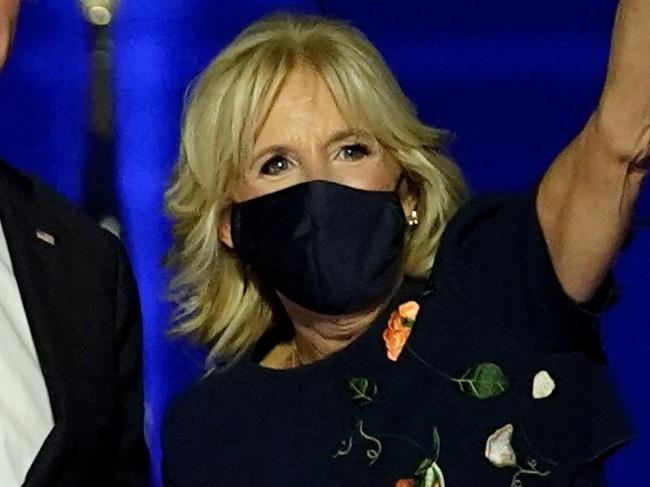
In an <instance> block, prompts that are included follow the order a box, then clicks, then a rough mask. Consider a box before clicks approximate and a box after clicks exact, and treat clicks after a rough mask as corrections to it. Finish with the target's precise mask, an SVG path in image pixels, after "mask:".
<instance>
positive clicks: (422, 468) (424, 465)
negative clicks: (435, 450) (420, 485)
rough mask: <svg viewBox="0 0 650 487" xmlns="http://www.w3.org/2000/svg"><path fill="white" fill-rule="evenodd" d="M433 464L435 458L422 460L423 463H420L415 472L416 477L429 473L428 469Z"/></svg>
mask: <svg viewBox="0 0 650 487" xmlns="http://www.w3.org/2000/svg"><path fill="white" fill-rule="evenodd" d="M432 463H433V458H425V459H424V460H422V463H420V466H419V467H418V469H417V470H416V471H415V477H419V476H420V475H424V474H425V473H426V472H427V469H428V468H429V467H430V466H431V464H432Z"/></svg>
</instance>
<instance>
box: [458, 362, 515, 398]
mask: <svg viewBox="0 0 650 487" xmlns="http://www.w3.org/2000/svg"><path fill="white" fill-rule="evenodd" d="M453 381H454V382H455V383H456V384H458V386H459V387H460V390H461V391H463V392H464V393H466V394H469V395H470V396H474V397H476V398H478V399H488V398H490V397H495V396H499V395H501V394H503V393H504V392H505V391H506V390H507V389H508V387H510V381H509V380H508V377H507V376H506V375H505V374H504V373H503V371H502V370H501V367H499V366H498V365H497V364H493V363H491V362H481V363H480V364H478V365H477V366H475V367H472V368H471V369H468V370H467V371H466V372H465V373H464V374H463V376H462V377H461V378H459V379H456V378H454V379H453Z"/></svg>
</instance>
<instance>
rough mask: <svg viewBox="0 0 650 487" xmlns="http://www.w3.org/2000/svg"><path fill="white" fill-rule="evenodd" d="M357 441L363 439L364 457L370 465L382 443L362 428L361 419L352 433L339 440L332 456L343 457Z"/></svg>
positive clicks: (377, 455)
mask: <svg viewBox="0 0 650 487" xmlns="http://www.w3.org/2000/svg"><path fill="white" fill-rule="evenodd" d="M359 441H365V442H366V444H367V446H366V457H367V458H368V466H372V465H373V464H374V463H375V462H376V461H377V460H378V459H379V456H380V455H381V450H382V448H383V447H382V444H381V441H379V438H377V437H375V436H372V435H369V434H368V433H366V432H365V431H364V430H363V421H359V422H358V423H357V424H356V426H355V429H354V431H353V432H352V434H351V435H350V436H349V437H348V438H346V439H345V440H343V441H342V442H341V446H340V447H339V449H338V450H337V451H336V453H335V454H334V458H338V457H343V456H345V455H347V454H348V453H350V452H351V451H352V447H353V446H354V444H355V443H357V442H359Z"/></svg>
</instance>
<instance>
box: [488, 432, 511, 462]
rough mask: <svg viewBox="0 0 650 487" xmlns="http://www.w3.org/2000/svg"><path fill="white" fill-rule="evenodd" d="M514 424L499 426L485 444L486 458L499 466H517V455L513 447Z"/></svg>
mask: <svg viewBox="0 0 650 487" xmlns="http://www.w3.org/2000/svg"><path fill="white" fill-rule="evenodd" d="M513 431H514V426H512V425H511V424H507V425H505V426H504V427H503V428H499V429H498V430H496V431H495V432H494V433H492V434H491V435H490V437H489V438H488V439H487V443H486V444H485V458H487V459H488V460H490V462H492V464H493V465H496V466H497V467H515V466H517V455H516V454H515V451H514V450H513V448H512V443H511V442H512V432H513Z"/></svg>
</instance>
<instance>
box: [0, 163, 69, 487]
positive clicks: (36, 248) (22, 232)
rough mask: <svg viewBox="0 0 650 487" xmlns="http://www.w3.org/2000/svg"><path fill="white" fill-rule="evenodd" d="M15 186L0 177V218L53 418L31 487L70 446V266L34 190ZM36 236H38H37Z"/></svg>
mask: <svg viewBox="0 0 650 487" xmlns="http://www.w3.org/2000/svg"><path fill="white" fill-rule="evenodd" d="M19 183H20V184H18V185H15V184H8V181H7V180H5V179H4V178H3V177H2V174H0V218H2V225H3V228H4V230H5V238H6V240H7V245H8V247H9V252H10V255H11V260H12V264H13V267H14V273H15V276H16V280H17V282H18V287H19V289H20V293H21V298H22V301H23V306H24V308H25V312H26V314H27V320H28V322H29V325H30V329H31V332H32V337H33V340H34V345H35V347H36V351H37V354H38V358H39V361H40V365H41V370H42V371H43V376H44V378H45V383H46V386H47V390H48V394H49V399H50V404H51V407H52V414H53V416H54V428H53V429H52V431H51V433H50V434H49V436H48V437H47V439H46V441H45V443H44V444H43V446H42V448H41V449H40V451H39V453H38V455H37V457H36V460H35V461H34V463H33V464H32V466H31V468H30V470H29V472H28V474H27V479H26V481H25V484H24V487H36V486H45V485H48V479H53V478H55V477H56V473H55V471H56V469H57V468H60V467H61V466H62V464H63V463H64V462H63V461H62V460H63V458H64V457H65V454H66V451H67V450H68V449H69V447H70V446H71V445H70V443H71V439H70V438H68V437H67V433H68V417H69V416H68V414H69V411H68V408H67V406H68V397H69V392H70V391H69V387H70V386H71V385H70V381H69V380H68V378H67V376H66V372H67V367H66V361H67V358H68V357H70V356H71V353H72V350H70V348H71V344H70V343H69V340H66V324H67V323H66V318H67V317H69V316H74V315H73V314H72V313H70V312H69V310H67V309H65V308H66V303H69V302H70V297H69V296H68V295H67V293H69V290H68V289H67V288H66V286H65V283H66V273H67V269H68V268H69V264H70V263H69V262H66V257H65V252H63V251H62V250H63V247H64V245H65V232H64V230H63V228H61V227H60V226H59V225H57V224H56V221H55V220H54V219H52V218H50V217H49V216H48V215H47V214H46V213H45V212H44V211H42V209H41V208H40V207H39V205H38V201H37V197H36V194H35V193H36V189H35V188H34V185H33V184H32V183H30V182H27V183H26V181H19ZM37 232H41V233H40V234H39V235H38V236H37ZM48 236H51V237H53V238H54V242H52V241H51V240H50V239H48ZM39 237H40V238H39Z"/></svg>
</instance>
